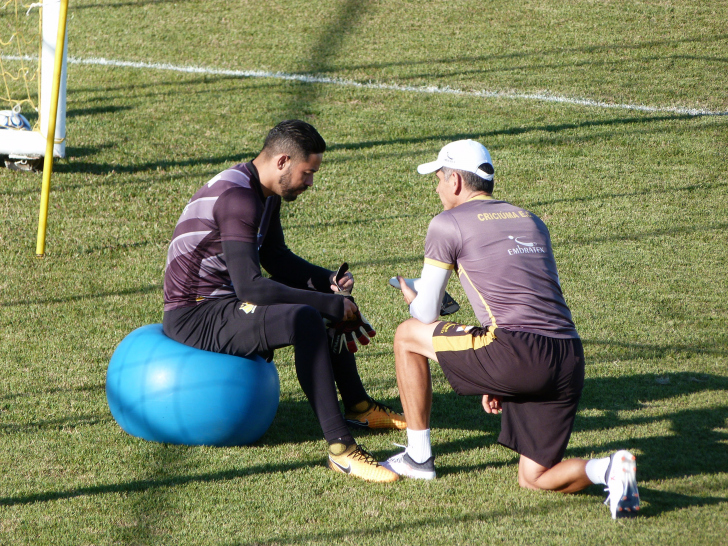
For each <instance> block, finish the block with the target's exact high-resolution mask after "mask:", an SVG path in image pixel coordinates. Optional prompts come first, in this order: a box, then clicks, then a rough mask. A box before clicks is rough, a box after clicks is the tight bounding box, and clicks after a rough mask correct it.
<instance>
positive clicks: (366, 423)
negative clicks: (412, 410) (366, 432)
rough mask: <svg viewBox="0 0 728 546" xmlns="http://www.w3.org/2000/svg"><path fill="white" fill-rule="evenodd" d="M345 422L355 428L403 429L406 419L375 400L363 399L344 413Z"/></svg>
mask: <svg viewBox="0 0 728 546" xmlns="http://www.w3.org/2000/svg"><path fill="white" fill-rule="evenodd" d="M344 419H345V420H346V423H347V424H349V425H352V426H354V427H357V428H379V429H387V428H388V429H396V430H404V429H406V428H407V421H406V420H405V418H404V415H402V414H401V413H397V412H396V411H394V410H393V409H392V408H390V407H389V406H385V405H384V404H380V403H379V402H377V401H376V400H364V401H362V402H359V403H358V404H357V405H356V406H354V407H353V408H351V409H349V410H348V411H347V412H346V413H345V414H344Z"/></svg>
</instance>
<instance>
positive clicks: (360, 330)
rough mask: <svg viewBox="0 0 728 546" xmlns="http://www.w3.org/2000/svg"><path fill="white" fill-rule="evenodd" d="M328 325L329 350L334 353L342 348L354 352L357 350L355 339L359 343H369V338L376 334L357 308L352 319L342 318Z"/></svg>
mask: <svg viewBox="0 0 728 546" xmlns="http://www.w3.org/2000/svg"><path fill="white" fill-rule="evenodd" d="M328 326H329V328H328V332H329V336H330V337H331V350H332V351H333V352H334V353H336V354H339V353H341V351H342V350H344V349H346V350H347V351H349V352H350V353H355V352H357V351H358V350H359V348H358V347H357V341H358V342H359V345H369V341H370V338H373V337H374V336H375V335H377V332H376V330H374V328H373V327H372V325H371V324H370V323H369V321H368V320H367V319H366V318H364V316H363V315H362V314H361V313H360V312H359V311H358V310H357V311H356V317H355V318H354V320H342V321H339V322H337V323H335V324H332V323H329V325H328Z"/></svg>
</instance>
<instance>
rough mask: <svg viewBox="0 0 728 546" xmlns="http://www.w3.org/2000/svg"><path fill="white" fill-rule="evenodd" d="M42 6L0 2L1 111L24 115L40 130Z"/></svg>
mask: <svg viewBox="0 0 728 546" xmlns="http://www.w3.org/2000/svg"><path fill="white" fill-rule="evenodd" d="M41 12H42V10H41V4H40V3H29V2H22V1H20V0H0V76H1V77H2V81H1V87H0V110H13V109H14V110H15V111H19V112H21V113H22V114H23V115H24V116H25V117H26V118H28V120H30V122H31V124H33V126H34V127H33V128H34V129H38V127H37V125H38V104H39V103H40V58H41V54H40V49H41V47H42V42H41V36H42V31H41V24H42V23H41Z"/></svg>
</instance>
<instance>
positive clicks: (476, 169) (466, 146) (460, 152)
mask: <svg viewBox="0 0 728 546" xmlns="http://www.w3.org/2000/svg"><path fill="white" fill-rule="evenodd" d="M483 163H487V164H488V165H490V169H488V170H489V171H491V172H490V174H489V173H487V172H485V171H484V170H482V169H481V168H480V166H481V165H482V164H483ZM443 167H448V168H450V169H456V170H458V171H467V172H471V173H475V174H477V175H478V176H479V177H480V178H484V179H485V180H493V172H494V171H493V162H492V161H491V159H490V153H489V152H488V150H487V149H486V147H485V146H483V145H482V144H481V143H480V142H476V141H474V140H456V141H455V142H451V143H450V144H446V145H445V146H443V147H442V150H440V153H439V154H437V159H436V160H435V161H431V162H430V163H423V164H422V165H420V166H419V167H417V172H418V173H420V174H429V173H434V172H435V171H437V170H439V169H442V168H443Z"/></svg>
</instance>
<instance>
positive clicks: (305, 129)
mask: <svg viewBox="0 0 728 546" xmlns="http://www.w3.org/2000/svg"><path fill="white" fill-rule="evenodd" d="M325 151H326V141H325V140H324V139H323V137H322V136H321V135H320V134H319V133H318V131H317V130H316V129H315V128H314V127H313V125H310V124H308V123H306V122H305V121H301V120H300V119H287V120H285V121H281V122H280V123H279V124H278V125H276V126H275V127H273V129H271V130H270V131H269V132H268V136H266V137H265V142H264V143H263V152H265V153H266V154H267V155H269V156H273V155H277V154H287V155H289V156H291V157H294V158H296V159H304V160H305V159H308V156H310V155H311V154H322V153H324V152H325Z"/></svg>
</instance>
